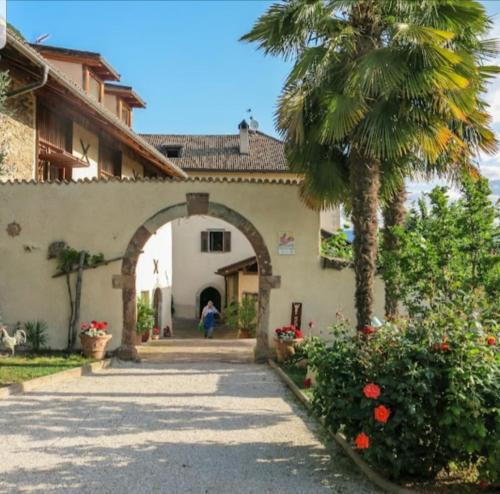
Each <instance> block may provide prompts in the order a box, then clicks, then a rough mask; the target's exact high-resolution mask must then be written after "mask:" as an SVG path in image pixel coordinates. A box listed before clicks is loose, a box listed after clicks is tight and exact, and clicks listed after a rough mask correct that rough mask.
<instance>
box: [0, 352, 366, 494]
mask: <svg viewBox="0 0 500 494" xmlns="http://www.w3.org/2000/svg"><path fill="white" fill-rule="evenodd" d="M313 424H314V423H313V422H312V421H311V420H310V419H308V418H307V416H306V413H305V411H304V410H303V408H301V406H300V405H298V404H297V403H296V401H295V400H294V398H293V397H292V395H291V394H290V392H289V391H288V390H287V389H286V388H285V387H284V385H283V384H282V383H281V382H280V381H279V379H278V378H277V376H276V375H275V374H274V373H273V372H272V370H271V369H270V368H269V367H267V366H265V365H256V364H229V363H218V362H199V363H196V364H192V363H182V362H180V363H179V362H177V363H172V364H161V365H154V364H141V365H132V364H117V366H115V367H113V368H110V369H106V370H103V371H100V372H99V373H96V374H94V375H91V376H85V377H80V378H76V379H73V380H71V381H65V382H64V383H59V384H57V385H50V386H49V385H48V386H46V387H44V388H43V389H41V390H38V391H36V392H31V393H29V394H26V395H23V396H18V397H11V398H9V399H6V400H0V493H2V494H3V493H25V492H30V493H39V494H54V493H57V494H83V493H88V494H91V493H92V494H95V493H99V494H105V493H116V494H124V493H134V494H136V493H141V494H149V493H169V494H183V493H213V494H226V493H227V494H247V493H248V494H250V493H252V494H253V493H255V494H263V493H266V492H267V493H271V492H272V493H286V494H291V493H297V494H313V493H327V492H334V493H344V494H365V493H373V492H376V491H375V489H374V488H373V487H372V486H371V485H370V484H368V483H367V482H366V481H365V480H364V478H363V477H362V476H361V475H360V474H358V473H357V471H355V470H354V468H353V467H352V466H351V463H350V461H349V460H348V459H347V458H345V457H344V456H343V455H342V454H341V453H340V452H338V451H337V450H335V449H334V450H333V452H332V450H327V449H325V447H324V446H323V445H322V444H321V443H320V442H319V440H318V439H317V437H316V435H315V433H314V432H313ZM329 451H330V452H329Z"/></svg>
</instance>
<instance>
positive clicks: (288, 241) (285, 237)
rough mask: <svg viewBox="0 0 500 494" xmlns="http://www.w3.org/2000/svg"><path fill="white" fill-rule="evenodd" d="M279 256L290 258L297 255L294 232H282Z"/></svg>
mask: <svg viewBox="0 0 500 494" xmlns="http://www.w3.org/2000/svg"><path fill="white" fill-rule="evenodd" d="M279 235H280V236H279V243H278V254H279V255H280V256H289V255H293V254H295V234H294V233H293V232H280V234H279Z"/></svg>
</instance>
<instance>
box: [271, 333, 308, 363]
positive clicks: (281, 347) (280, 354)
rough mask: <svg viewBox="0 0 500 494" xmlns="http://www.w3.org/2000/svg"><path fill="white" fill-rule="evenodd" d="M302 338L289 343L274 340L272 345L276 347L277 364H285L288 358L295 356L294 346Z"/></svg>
mask: <svg viewBox="0 0 500 494" xmlns="http://www.w3.org/2000/svg"><path fill="white" fill-rule="evenodd" d="M301 341H302V338H298V339H295V340H291V341H283V340H278V339H275V340H274V345H275V347H276V360H277V361H278V362H280V363H281V362H285V360H288V359H289V358H290V357H293V356H294V355H295V346H294V345H296V344H297V343H300V342H301Z"/></svg>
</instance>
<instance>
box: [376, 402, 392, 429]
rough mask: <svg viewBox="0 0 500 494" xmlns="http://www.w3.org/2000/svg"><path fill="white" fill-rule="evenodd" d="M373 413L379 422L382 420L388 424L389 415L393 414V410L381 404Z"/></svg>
mask: <svg viewBox="0 0 500 494" xmlns="http://www.w3.org/2000/svg"><path fill="white" fill-rule="evenodd" d="M373 414H374V416H375V420H376V421H377V422H382V423H383V424H386V423H387V420H389V416H390V415H391V411H390V409H389V408H387V407H385V406H384V405H379V406H378V407H376V408H375V410H374V413H373Z"/></svg>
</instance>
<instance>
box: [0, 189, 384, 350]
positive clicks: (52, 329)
mask: <svg viewBox="0 0 500 494" xmlns="http://www.w3.org/2000/svg"><path fill="white" fill-rule="evenodd" d="M188 193H189V194H192V193H209V194H210V201H211V202H212V203H219V204H224V205H225V206H227V207H228V208H231V209H232V210H234V211H238V212H239V213H240V214H241V215H242V216H243V217H245V218H246V219H247V220H248V221H249V222H251V223H252V224H253V225H254V226H255V228H256V229H257V230H258V231H259V232H260V234H261V235H262V238H263V239H264V241H265V243H266V245H267V247H268V249H269V254H270V257H271V263H272V268H273V275H275V276H279V277H280V278H281V286H280V288H276V289H272V290H271V298H270V306H269V333H268V337H269V341H270V342H271V341H272V339H273V337H274V329H275V328H277V327H278V326H282V325H284V324H289V322H290V313H291V304H292V302H302V303H303V321H304V322H305V323H306V322H307V321H309V320H314V321H315V322H316V330H315V333H316V334H317V333H319V332H320V331H323V332H324V333H326V329H325V328H327V326H328V325H329V324H331V323H332V322H333V320H334V319H335V313H336V312H337V311H341V312H343V313H344V314H345V315H346V316H347V317H349V318H350V319H351V320H353V319H354V315H355V311H354V273H353V271H352V270H351V269H344V270H343V271H336V270H333V269H322V268H321V263H320V259H319V242H320V238H319V226H320V222H319V214H318V213H315V212H314V211H311V210H309V209H307V208H306V207H305V206H304V204H303V202H302V201H301V199H300V196H299V193H298V187H297V186H294V185H286V184H272V183H253V182H252V183H245V182H243V181H242V182H234V183H228V182H202V181H198V182H190V181H172V182H169V181H165V182H162V181H137V182H128V181H124V182H115V181H112V182H106V181H101V182H92V183H85V182H78V183H69V184H58V183H38V184H33V183H20V184H12V183H5V184H2V183H0V195H1V197H2V199H3V201H4V204H8V205H9V206H8V207H3V208H2V207H0V310H1V312H2V317H3V320H4V321H5V323H7V324H15V323H16V322H17V321H23V322H24V321H30V320H34V319H39V320H45V321H46V322H47V323H48V325H49V344H50V345H51V346H52V347H53V348H64V346H65V343H66V331H67V324H68V317H69V304H68V295H67V292H66V285H65V282H64V277H61V278H53V277H52V275H53V274H54V273H55V271H56V262H55V261H52V260H50V261H49V260H47V249H48V246H49V245H50V244H51V242H54V241H57V240H65V241H66V242H68V244H69V245H70V246H71V247H73V248H75V249H86V250H88V251H89V252H91V253H97V252H102V253H103V254H104V255H105V257H106V258H107V259H109V258H113V257H116V256H123V255H124V253H125V251H126V249H127V245H128V243H129V242H130V240H131V238H132V236H133V235H134V232H135V231H136V230H137V228H138V227H139V226H140V225H141V224H143V223H144V222H146V221H147V219H148V218H151V217H152V216H153V215H155V214H156V213H158V211H160V210H163V209H165V208H167V207H168V206H170V205H174V204H182V203H183V202H185V200H186V194H188ZM194 219H196V218H194ZM14 221H15V222H17V223H18V224H19V225H20V226H21V232H20V235H18V236H15V237H11V236H9V235H8V234H7V226H8V225H9V224H10V223H12V222H14ZM211 221H212V220H211ZM174 224H175V223H174ZM283 231H292V232H295V237H296V252H295V254H294V255H279V252H278V239H279V237H280V233H281V232H283ZM172 235H173V236H175V232H174V227H173V228H172ZM198 235H199V232H198ZM198 235H196V237H198ZM193 240H194V239H193ZM188 248H189V249H193V251H196V250H197V249H199V248H200V247H199V238H198V241H193V242H192V243H189V244H186V246H185V249H186V250H187V249H188ZM173 252H174V255H175V246H173ZM188 261H189V257H188ZM186 269H189V265H187V266H186ZM173 271H175V268H173ZM120 274H121V263H120V262H113V263H110V264H109V265H107V266H103V267H99V268H97V269H89V270H86V271H85V274H84V281H83V299H82V310H81V320H82V321H91V320H92V319H97V320H105V321H108V322H109V324H110V331H111V333H112V335H113V340H112V342H111V345H110V349H113V348H116V347H117V346H118V345H119V344H120V341H121V333H122V322H123V305H122V303H123V302H122V291H121V290H120V289H117V288H113V275H120ZM173 283H174V285H175V284H176V278H175V272H173ZM177 285H179V283H177ZM383 293H384V292H383V284H382V282H381V281H380V280H377V283H376V289H375V314H376V315H378V316H380V315H381V314H383ZM174 300H175V298H174Z"/></svg>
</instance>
